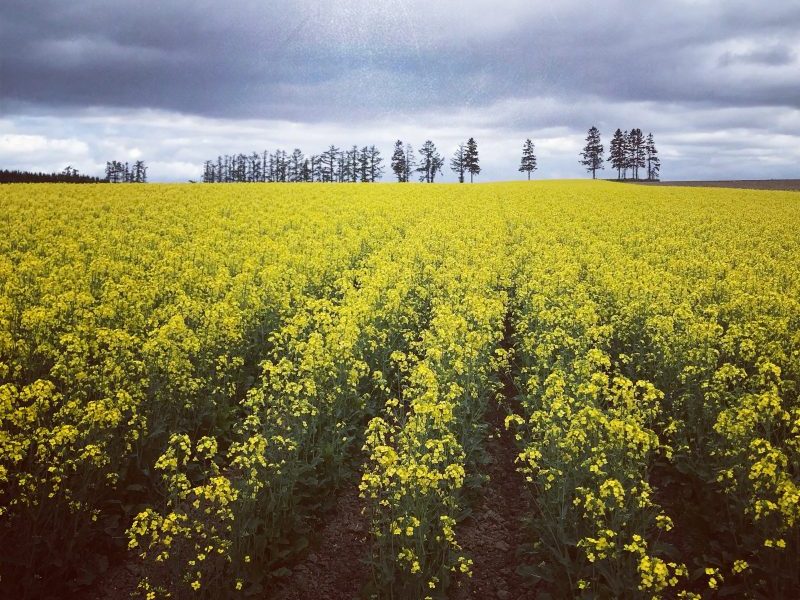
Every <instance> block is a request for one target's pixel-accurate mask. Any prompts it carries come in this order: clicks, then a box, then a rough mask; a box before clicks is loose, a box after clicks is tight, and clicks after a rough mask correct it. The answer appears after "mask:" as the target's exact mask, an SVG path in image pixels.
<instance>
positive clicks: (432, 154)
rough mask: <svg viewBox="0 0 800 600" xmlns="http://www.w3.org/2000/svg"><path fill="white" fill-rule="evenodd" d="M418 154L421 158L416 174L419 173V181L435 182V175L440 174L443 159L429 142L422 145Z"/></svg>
mask: <svg viewBox="0 0 800 600" xmlns="http://www.w3.org/2000/svg"><path fill="white" fill-rule="evenodd" d="M419 154H420V156H421V157H422V158H421V159H420V163H419V167H417V172H418V173H420V176H419V180H420V181H424V182H426V183H433V182H434V181H435V180H436V174H437V173H439V174H441V173H442V166H443V165H444V159H443V158H442V155H441V154H439V151H438V150H437V149H436V145H435V144H434V143H433V142H432V141H431V140H426V141H425V143H424V144H422V148H420V149H419Z"/></svg>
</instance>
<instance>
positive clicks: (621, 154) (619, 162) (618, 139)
mask: <svg viewBox="0 0 800 600" xmlns="http://www.w3.org/2000/svg"><path fill="white" fill-rule="evenodd" d="M608 162H610V163H611V168H612V169H616V170H617V179H621V178H622V169H624V168H625V137H624V136H623V135H622V131H620V130H619V128H617V130H616V131H615V132H614V137H613V138H611V142H610V143H609V144H608Z"/></svg>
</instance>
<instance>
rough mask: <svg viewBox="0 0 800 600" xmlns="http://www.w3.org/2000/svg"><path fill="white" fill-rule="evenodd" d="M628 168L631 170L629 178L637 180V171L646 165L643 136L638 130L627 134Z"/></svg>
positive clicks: (635, 129) (632, 130)
mask: <svg viewBox="0 0 800 600" xmlns="http://www.w3.org/2000/svg"><path fill="white" fill-rule="evenodd" d="M627 151H628V153H627V155H628V161H627V162H628V168H630V169H631V176H632V177H633V178H634V179H637V180H638V179H639V169H640V168H642V167H644V166H645V165H646V162H645V158H646V156H647V155H646V153H645V149H644V135H643V134H642V130H641V129H638V128H634V129H631V131H630V133H629V134H628V144H627Z"/></svg>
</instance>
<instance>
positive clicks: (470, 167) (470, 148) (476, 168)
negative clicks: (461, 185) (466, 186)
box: [464, 138, 481, 183]
mask: <svg viewBox="0 0 800 600" xmlns="http://www.w3.org/2000/svg"><path fill="white" fill-rule="evenodd" d="M464 166H465V167H466V168H467V171H468V172H469V182H470V183H472V178H473V177H474V176H475V175H479V174H480V172H481V165H480V163H479V161H478V143H477V142H476V141H475V138H469V139H468V140H467V151H466V153H465V155H464Z"/></svg>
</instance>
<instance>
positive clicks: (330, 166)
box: [321, 144, 339, 181]
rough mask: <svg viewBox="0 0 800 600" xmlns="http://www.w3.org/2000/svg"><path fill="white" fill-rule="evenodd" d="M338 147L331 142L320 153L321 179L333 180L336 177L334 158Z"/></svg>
mask: <svg viewBox="0 0 800 600" xmlns="http://www.w3.org/2000/svg"><path fill="white" fill-rule="evenodd" d="M338 155H339V149H338V148H337V147H336V146H334V145H333V144H331V145H330V147H328V149H327V150H325V152H323V153H322V156H321V159H322V181H334V180H335V178H336V159H337V157H338Z"/></svg>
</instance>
